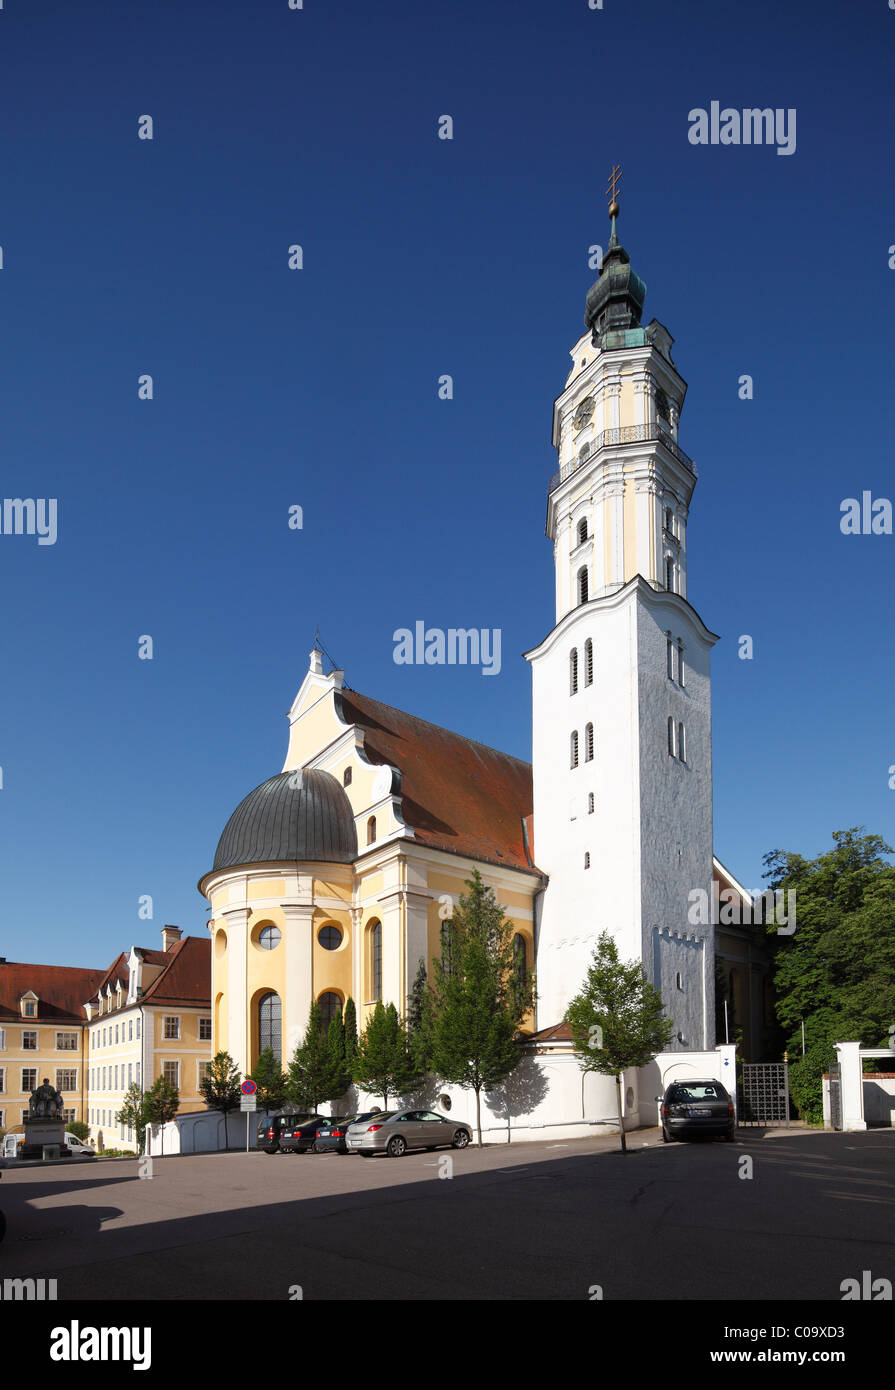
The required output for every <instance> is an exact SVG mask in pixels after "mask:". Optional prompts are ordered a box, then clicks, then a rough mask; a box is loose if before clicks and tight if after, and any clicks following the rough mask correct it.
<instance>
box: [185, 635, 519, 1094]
mask: <svg viewBox="0 0 895 1390" xmlns="http://www.w3.org/2000/svg"><path fill="white" fill-rule="evenodd" d="M289 725H290V729H289V746H288V752H287V755H286V760H285V763H284V766H283V770H282V771H281V772H280V773H279V774H277V775H276V776H274V777H272V778H270V779H268V781H266V782H264V783H262V784H261V785H260V786H259V787H256V788H255V789H254V791H252V792H250V793H249V795H248V796H247V797H246V798H245V799H244V800H243V801H242V802H241V803H240V805H239V806H238V807H237V809H236V810H235V811H234V813H233V815H232V816H231V817H230V820H229V821H228V823H227V825H226V827H225V829H224V832H223V834H222V836H221V839H220V841H219V844H218V848H217V852H216V854H215V859H214V864H213V867H212V869H211V870H210V871H209V872H208V873H206V874H205V875H203V877H202V878H201V879H200V881H199V888H200V891H201V892H202V893H203V894H204V896H205V897H207V899H208V901H209V903H210V904H211V908H212V915H211V919H210V921H209V924H208V927H209V932H210V935H211V947H212V949H211V959H212V987H211V999H212V1018H213V1049H214V1051H218V1050H224V1051H227V1052H229V1053H230V1055H231V1056H232V1057H233V1059H234V1061H235V1062H236V1064H237V1066H239V1067H240V1069H241V1070H243V1071H244V1072H248V1071H250V1070H251V1069H252V1067H253V1066H254V1064H255V1062H256V1061H257V1058H258V1055H259V1053H260V1052H261V1051H263V1050H264V1048H265V1047H267V1046H271V1047H273V1049H274V1052H275V1053H276V1055H278V1056H279V1058H280V1059H281V1061H282V1062H283V1064H284V1065H285V1064H286V1063H287V1062H288V1060H289V1057H290V1056H291V1054H292V1052H293V1051H294V1049H295V1047H296V1045H297V1044H298V1043H299V1042H300V1041H301V1038H302V1036H303V1034H304V1030H305V1027H306V1025H307V1021H308V1015H309V1012H310V1008H311V1003H312V1001H313V1000H317V1001H318V1002H319V1004H320V1007H321V1011H322V1013H323V1016H324V1019H325V1020H327V1019H328V1018H330V1017H331V1016H332V1014H333V1013H334V1012H335V1011H337V1010H341V1009H343V1008H344V1005H345V1002H346V1000H347V999H348V998H349V997H351V998H352V999H353V1000H354V1002H355V1007H356V1009H357V1016H358V1027H359V1029H362V1028H363V1027H364V1024H365V1023H366V1021H367V1019H368V1017H369V1015H370V1013H371V1011H372V1009H373V1008H374V1006H375V1004H376V1002H377V1001H378V1000H380V999H381V1000H382V1001H383V1002H384V1003H386V1004H388V1003H393V1004H395V1006H396V1007H397V1009H398V1010H399V1012H400V1013H401V1014H402V1015H403V1014H404V1013H405V1012H406V1008H407V998H408V995H409V993H410V989H411V986H412V983H413V980H414V978H415V976H416V973H417V969H418V965H419V962H420V960H423V961H424V962H425V965H426V970H427V972H428V974H429V976H430V978H431V972H432V962H433V960H434V959H435V958H436V957H437V956H439V955H440V954H441V948H442V931H443V928H444V924H445V921H446V920H447V919H449V917H450V915H451V910H452V906H453V904H455V903H456V902H457V900H458V899H459V897H460V895H461V894H463V893H464V892H465V891H466V880H467V879H468V878H469V877H470V876H471V874H472V871H473V869H474V868H476V867H478V869H479V871H480V872H481V874H482V877H483V879H484V880H485V882H486V884H488V886H490V887H492V888H493V889H494V891H495V894H496V896H497V899H498V901H499V902H500V903H501V905H502V906H503V908H504V911H505V913H506V916H507V917H508V919H509V920H510V922H511V923H512V925H513V930H514V937H515V949H516V952H517V958H518V959H519V960H520V963H521V961H522V959H523V958H524V962H525V966H526V968H527V969H529V970H532V969H533V967H534V948H535V911H536V907H537V900H538V896H539V894H540V892H541V890H542V888H543V878H542V875H541V874H540V873H539V872H538V870H537V869H536V868H535V866H534V861H533V858H532V849H531V846H530V844H529V840H528V837H529V829H530V810H531V770H530V768H529V766H528V764H526V763H523V762H521V761H520V760H519V759H516V758H512V757H510V756H509V755H507V754H504V753H499V752H497V751H496V750H494V749H491V748H486V747H485V746H484V745H482V744H478V743H475V742H474V741H472V740H469V739H465V738H463V737H462V736H461V735H459V734H454V733H451V732H450V731H448V730H445V729H441V728H439V727H438V726H436V725H433V724H429V723H427V721H425V720H420V719H417V718H415V717H414V716H412V715H408V714H405V713H403V712H402V711H400V710H396V709H393V708H392V707H391V706H387V705H383V704H380V703H379V702H378V701H374V700H371V699H369V698H367V697H365V696H361V695H358V694H357V693H356V692H354V691H348V690H347V689H344V688H343V681H342V672H340V671H332V672H329V673H328V674H324V672H323V667H322V660H321V656H320V653H319V652H318V651H316V650H315V651H314V652H312V653H311V662H310V668H309V670H308V673H307V675H306V677H305V679H304V681H303V682H302V685H301V688H300V689H299V692H298V694H297V696H296V698H295V701H294V702H293V705H292V709H291V710H290V711H289ZM526 818H528V821H529V825H527V824H526ZM533 1028H534V1019H533V1017H532V1018H530V1019H529V1020H527V1024H526V1028H525V1031H532V1030H533Z"/></svg>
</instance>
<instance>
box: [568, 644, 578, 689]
mask: <svg viewBox="0 0 895 1390" xmlns="http://www.w3.org/2000/svg"><path fill="white" fill-rule="evenodd" d="M577 693H578V648H577V647H573V648H572V650H571V651H570V652H569V694H570V695H576V694H577Z"/></svg>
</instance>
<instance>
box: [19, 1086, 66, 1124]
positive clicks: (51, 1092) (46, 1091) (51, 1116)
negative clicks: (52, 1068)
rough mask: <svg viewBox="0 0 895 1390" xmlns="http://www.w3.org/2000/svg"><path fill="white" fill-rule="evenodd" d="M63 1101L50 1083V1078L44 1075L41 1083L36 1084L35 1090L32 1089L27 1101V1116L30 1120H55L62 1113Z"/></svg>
mask: <svg viewBox="0 0 895 1390" xmlns="http://www.w3.org/2000/svg"><path fill="white" fill-rule="evenodd" d="M63 1106H64V1101H63V1099H62V1095H61V1093H60V1092H59V1091H57V1090H56V1088H55V1087H54V1086H51V1085H50V1078H49V1077H48V1076H45V1077H44V1079H43V1085H42V1086H38V1088H37V1090H36V1091H32V1093H31V1100H30V1101H29V1103H28V1112H29V1114H28V1118H29V1119H32V1120H40V1119H47V1120H57V1119H58V1118H59V1116H60V1115H61V1114H62V1110H63Z"/></svg>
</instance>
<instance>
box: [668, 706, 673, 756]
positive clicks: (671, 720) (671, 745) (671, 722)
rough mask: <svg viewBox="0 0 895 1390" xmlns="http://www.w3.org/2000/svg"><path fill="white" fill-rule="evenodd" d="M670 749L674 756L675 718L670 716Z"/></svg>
mask: <svg viewBox="0 0 895 1390" xmlns="http://www.w3.org/2000/svg"><path fill="white" fill-rule="evenodd" d="M668 751H669V753H670V754H671V756H672V757H674V720H673V719H672V717H671V715H669V716H668Z"/></svg>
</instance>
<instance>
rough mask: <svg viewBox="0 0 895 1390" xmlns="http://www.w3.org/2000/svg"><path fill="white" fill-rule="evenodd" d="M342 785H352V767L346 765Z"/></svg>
mask: <svg viewBox="0 0 895 1390" xmlns="http://www.w3.org/2000/svg"><path fill="white" fill-rule="evenodd" d="M342 786H343V787H350V786H351V768H350V767H346V769H345V771H344V772H343V773H342Z"/></svg>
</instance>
